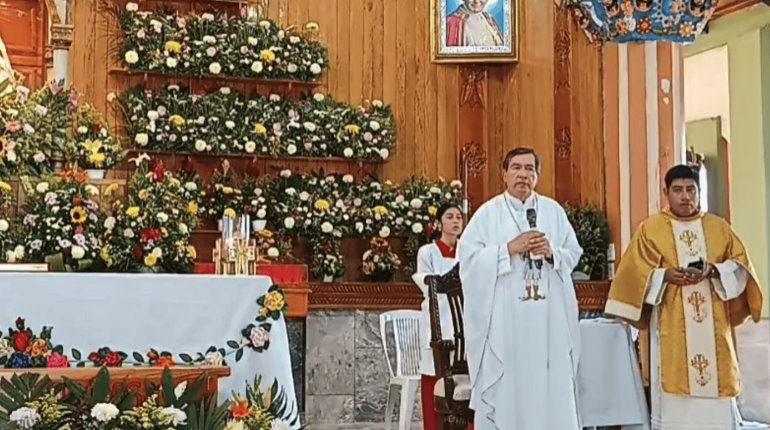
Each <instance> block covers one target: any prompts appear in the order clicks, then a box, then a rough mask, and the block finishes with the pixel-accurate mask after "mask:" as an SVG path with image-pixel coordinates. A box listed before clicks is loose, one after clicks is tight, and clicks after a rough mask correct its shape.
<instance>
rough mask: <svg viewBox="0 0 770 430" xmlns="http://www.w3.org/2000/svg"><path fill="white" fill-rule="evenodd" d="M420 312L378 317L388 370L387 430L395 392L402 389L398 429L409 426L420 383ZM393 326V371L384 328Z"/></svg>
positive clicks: (394, 400)
mask: <svg viewBox="0 0 770 430" xmlns="http://www.w3.org/2000/svg"><path fill="white" fill-rule="evenodd" d="M421 318H422V316H421V313H420V311H407V310H404V311H390V312H384V313H382V314H380V335H381V337H382V349H383V351H385V360H386V361H387V362H388V370H389V371H390V384H388V404H387V406H386V407H385V426H386V428H390V425H391V424H392V421H393V410H394V409H395V406H396V398H397V396H398V394H399V393H398V391H397V390H395V389H394V388H395V386H398V387H399V388H400V390H401V406H400V408H399V415H398V430H408V429H409V428H410V425H411V423H412V410H413V409H414V402H415V399H416V396H417V387H418V386H419V384H420V319H421ZM388 323H390V324H391V325H392V326H393V331H392V333H393V343H394V344H395V347H396V369H395V370H394V369H393V365H392V364H391V363H392V362H391V361H390V354H389V353H388V335H387V331H386V327H387V325H388Z"/></svg>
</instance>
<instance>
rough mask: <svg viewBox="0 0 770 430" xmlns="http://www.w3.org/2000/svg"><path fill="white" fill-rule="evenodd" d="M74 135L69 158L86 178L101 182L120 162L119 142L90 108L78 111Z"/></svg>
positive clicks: (105, 123) (99, 116)
mask: <svg viewBox="0 0 770 430" xmlns="http://www.w3.org/2000/svg"><path fill="white" fill-rule="evenodd" d="M73 134H74V135H73V139H72V141H71V142H70V144H71V145H72V148H71V150H70V151H71V152H72V155H71V158H72V159H73V160H75V161H76V162H77V164H78V165H79V166H80V167H81V168H84V169H86V172H88V177H89V178H91V179H104V174H105V172H106V171H107V170H109V169H111V168H112V167H114V166H115V165H117V164H118V163H119V162H120V161H121V160H122V159H123V155H124V154H123V150H122V149H121V146H120V141H119V140H118V139H117V138H116V137H115V136H113V134H112V133H111V132H110V130H109V125H108V124H107V121H105V120H104V117H102V115H101V114H100V113H99V112H98V111H97V110H96V109H94V107H93V106H91V105H90V104H84V105H82V106H80V108H78V111H77V115H76V117H75V132H74V133H73Z"/></svg>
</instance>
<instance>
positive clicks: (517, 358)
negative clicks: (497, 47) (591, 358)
mask: <svg viewBox="0 0 770 430" xmlns="http://www.w3.org/2000/svg"><path fill="white" fill-rule="evenodd" d="M539 172H540V161H539V159H538V157H537V154H535V152H534V151H532V150H531V149H528V148H516V149H513V150H511V151H509V152H508V154H506V156H505V159H504V161H503V175H504V180H505V184H506V187H507V190H506V191H505V192H504V193H502V194H500V195H498V196H496V197H494V198H493V199H492V200H490V201H488V202H486V203H485V204H484V205H482V206H481V207H480V208H479V209H478V211H477V212H476V213H475V215H474V216H473V218H472V219H471V221H470V223H469V224H468V227H467V229H466V231H465V233H464V235H463V240H462V241H461V242H460V244H459V246H458V257H459V261H460V278H461V281H462V285H463V296H464V299H465V315H464V316H465V340H466V342H467V351H468V353H467V354H468V367H469V373H470V379H471V384H472V392H471V403H470V405H471V408H472V409H473V410H474V411H475V418H474V424H475V429H476V430H493V429H494V430H550V429H558V430H578V429H579V428H580V419H579V416H578V411H579V409H578V405H577V398H576V393H577V387H576V381H577V368H578V357H579V349H580V338H579V336H580V330H579V327H578V306H577V299H576V296H575V290H574V287H573V285H572V280H571V277H570V275H571V274H572V271H573V269H574V267H575V266H576V265H577V263H578V260H579V259H580V256H581V255H582V253H583V250H582V249H581V248H580V245H579V244H578V242H577V239H576V237H575V232H574V230H573V229H572V226H571V225H570V223H569V221H568V219H567V215H566V213H565V212H564V209H563V208H562V207H561V206H560V205H559V204H558V203H557V202H555V201H554V200H552V199H550V198H548V197H545V196H542V195H539V194H537V193H535V192H534V188H535V185H536V184H537V178H538V174H539ZM533 215H535V216H533Z"/></svg>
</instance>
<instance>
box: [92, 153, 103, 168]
mask: <svg viewBox="0 0 770 430" xmlns="http://www.w3.org/2000/svg"><path fill="white" fill-rule="evenodd" d="M105 158H107V157H105V156H104V154H102V153H100V152H99V153H96V154H91V155H89V156H88V161H90V162H91V163H93V165H94V166H96V167H102V165H103V164H104V159H105Z"/></svg>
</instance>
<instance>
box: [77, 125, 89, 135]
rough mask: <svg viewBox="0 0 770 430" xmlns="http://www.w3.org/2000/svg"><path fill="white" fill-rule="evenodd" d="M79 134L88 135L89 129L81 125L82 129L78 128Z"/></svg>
mask: <svg viewBox="0 0 770 430" xmlns="http://www.w3.org/2000/svg"><path fill="white" fill-rule="evenodd" d="M78 133H80V134H86V133H88V127H86V126H84V125H81V126H80V127H78Z"/></svg>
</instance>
